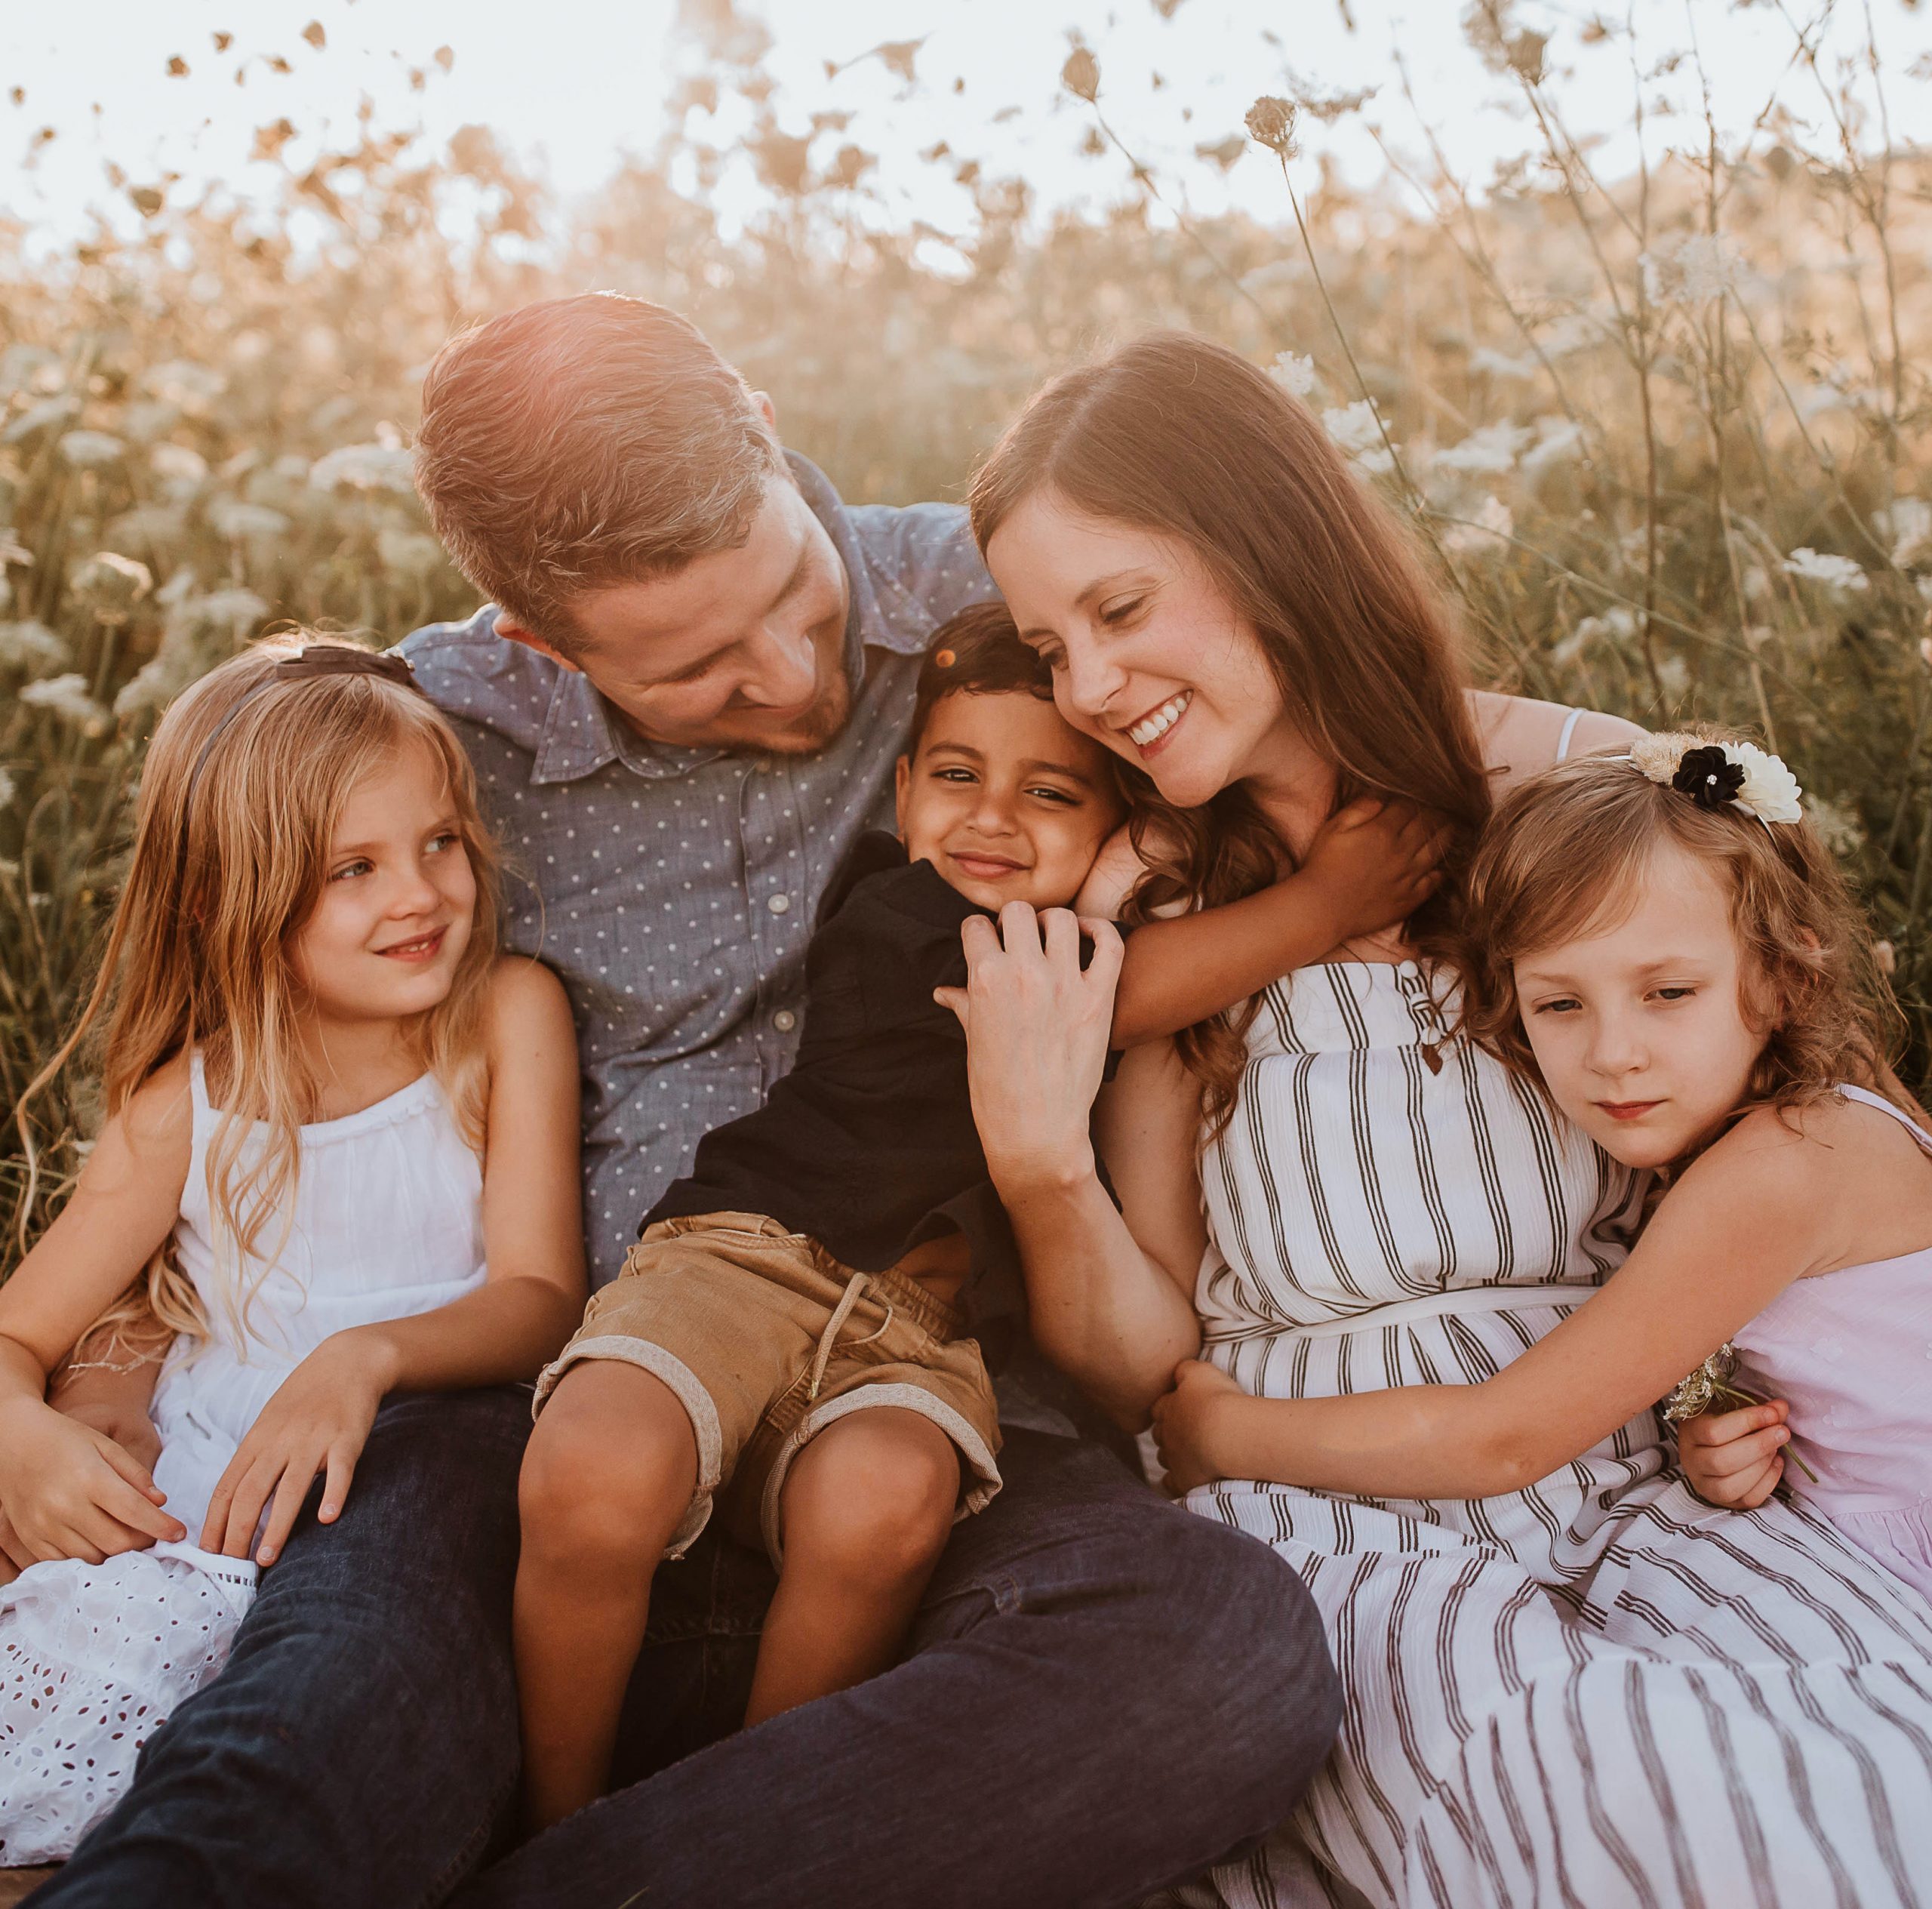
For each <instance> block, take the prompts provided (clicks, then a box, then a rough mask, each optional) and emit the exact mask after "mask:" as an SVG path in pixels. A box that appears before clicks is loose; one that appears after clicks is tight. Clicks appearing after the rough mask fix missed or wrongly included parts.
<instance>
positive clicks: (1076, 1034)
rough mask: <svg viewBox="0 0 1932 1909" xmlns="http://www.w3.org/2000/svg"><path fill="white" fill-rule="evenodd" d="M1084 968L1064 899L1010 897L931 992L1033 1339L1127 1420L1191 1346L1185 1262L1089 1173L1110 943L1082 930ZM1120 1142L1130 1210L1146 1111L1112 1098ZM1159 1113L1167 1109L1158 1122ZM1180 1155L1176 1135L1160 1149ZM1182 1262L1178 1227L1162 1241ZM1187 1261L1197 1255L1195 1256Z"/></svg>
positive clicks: (971, 929) (974, 927) (1146, 1150)
mask: <svg viewBox="0 0 1932 1909" xmlns="http://www.w3.org/2000/svg"><path fill="white" fill-rule="evenodd" d="M1085 926H1086V928H1088V931H1089V932H1090V933H1091V934H1092V935H1093V938H1094V956H1093V959H1092V960H1091V962H1090V963H1089V964H1088V967H1087V968H1086V969H1085V971H1084V972H1083V971H1082V970H1081V966H1080V962H1079V951H1080V930H1081V924H1080V923H1079V922H1077V921H1076V920H1075V917H1074V916H1072V915H1071V914H1069V913H1067V912H1066V910H1063V909H1054V910H1048V912H1047V913H1044V915H1041V916H1038V917H1035V914H1034V913H1033V911H1032V910H1031V909H1030V908H1028V907H1025V906H1023V904H1018V903H1014V904H1009V905H1008V907H1007V908H1006V909H1005V910H1004V911H1002V913H1001V916H1000V923H999V929H998V933H997V934H995V931H994V929H993V927H992V924H991V923H990V922H988V921H986V919H983V917H980V916H975V917H974V918H973V919H971V920H970V921H968V922H967V923H966V925H965V928H964V931H963V932H964V945H965V950H966V965H967V975H968V980H967V985H966V986H965V987H964V988H961V989H951V988H943V989H941V990H939V998H940V1000H941V1001H942V1002H944V1004H945V1005H947V1006H949V1007H950V1008H952V1009H953V1011H954V1012H955V1013H956V1014H958V1015H959V1017H960V1019H961V1022H962V1023H963V1024H964V1027H965V1029H966V1039H967V1055H968V1062H967V1064H968V1076H969V1079H970V1080H971V1086H972V1095H973V1113H974V1119H975V1120H976V1121H977V1123H978V1125H979V1129H980V1139H981V1141H982V1143H983V1144H984V1146H985V1148H986V1162H987V1165H988V1168H989V1171H990V1172H991V1175H992V1181H993V1184H994V1186H995V1187H996V1188H997V1189H998V1193H999V1195H1000V1197H1001V1200H1002V1201H1003V1202H1004V1204H1005V1206H1006V1210H1007V1214H1008V1218H1010V1219H1011V1221H1012V1223H1013V1230H1014V1236H1015V1238H1016V1239H1017V1242H1018V1243H1019V1247H1020V1260H1021V1263H1022V1265H1023V1267H1024V1269H1025V1273H1026V1291H1027V1298H1028V1302H1029V1310H1030V1315H1031V1322H1032V1332H1033V1337H1034V1339H1035V1342H1036V1343H1037V1344H1038V1346H1039V1347H1040V1349H1041V1350H1042V1351H1043V1352H1044V1353H1046V1355H1047V1356H1048V1358H1050V1359H1052V1360H1053V1361H1054V1363H1055V1364H1056V1365H1057V1366H1060V1368H1061V1369H1063V1371H1065V1372H1066V1373H1068V1374H1069V1375H1070V1376H1071V1377H1072V1378H1073V1379H1074V1380H1075V1381H1077V1382H1078V1384H1080V1385H1081V1387H1083V1388H1084V1390H1086V1391H1087V1392H1088V1393H1090V1394H1091V1396H1093V1398H1094V1399H1095V1400H1096V1401H1097V1402H1098V1403H1099V1404H1100V1406H1102V1407H1103V1408H1104V1409H1106V1411H1107V1412H1109V1414H1110V1415H1112V1417H1114V1418H1116V1419H1118V1421H1120V1422H1121V1424H1123V1425H1125V1426H1128V1427H1130V1428H1136V1427H1140V1426H1142V1425H1144V1424H1146V1422H1147V1411H1148V1407H1149V1405H1150V1404H1151V1403H1152V1401H1153V1400H1154V1399H1155V1397H1156V1396H1158V1394H1159V1393H1161V1392H1162V1391H1163V1390H1165V1389H1166V1387H1167V1385H1168V1375H1169V1374H1170V1373H1171V1372H1172V1371H1173V1369H1174V1362H1175V1361H1176V1360H1177V1359H1186V1358H1189V1357H1191V1356H1192V1354H1193V1353H1194V1350H1195V1348H1196V1347H1197V1346H1198V1344H1199V1343H1200V1333H1199V1329H1198V1326H1196V1324H1195V1317H1194V1309H1193V1307H1192V1305H1191V1304H1189V1301H1188V1299H1187V1297H1186V1289H1187V1287H1188V1286H1189V1285H1191V1283H1192V1278H1193V1273H1194V1267H1192V1266H1187V1267H1175V1268H1173V1269H1169V1268H1168V1267H1164V1265H1163V1264H1162V1263H1161V1261H1157V1260H1155V1259H1154V1258H1150V1257H1149V1255H1148V1254H1147V1253H1146V1252H1143V1251H1142V1250H1141V1249H1140V1246H1139V1245H1137V1244H1136V1243H1135V1241H1134V1235H1133V1234H1132V1233H1130V1232H1129V1230H1128V1224H1127V1222H1126V1221H1124V1219H1123V1218H1121V1215H1120V1213H1119V1212H1117V1211H1115V1207H1114V1204H1113V1202H1112V1201H1111V1200H1110V1199H1108V1197H1107V1196H1106V1190H1104V1189H1103V1187H1102V1186H1101V1185H1100V1180H1099V1178H1098V1175H1097V1173H1096V1171H1095V1167H1094V1150H1093V1146H1092V1143H1091V1140H1090V1138H1089V1135H1088V1116H1089V1113H1090V1110H1091V1108H1092V1107H1093V1104H1094V1094H1095V1092H1096V1090H1097V1088H1099V1086H1100V1076H1101V1071H1102V1069H1103V1067H1104V1065H1105V1063H1106V1052H1107V1040H1108V1030H1109V1026H1110V1024H1111V1022H1112V1002H1113V990H1114V982H1115V977H1116V975H1117V973H1118V968H1119V965H1120V947H1121V944H1120V937H1119V936H1118V934H1116V933H1115V931H1114V929H1113V928H1112V925H1111V924H1109V923H1107V922H1088V923H1086V924H1085ZM1161 1064H1162V1063H1161V1050H1159V1049H1152V1050H1149V1051H1147V1053H1146V1055H1130V1056H1129V1057H1128V1061H1127V1064H1126V1065H1125V1067H1124V1068H1123V1073H1124V1075H1126V1076H1128V1083H1129V1084H1131V1082H1132V1080H1133V1079H1134V1078H1135V1077H1136V1076H1139V1075H1140V1074H1141V1073H1143V1070H1154V1069H1157V1068H1158V1067H1160V1066H1161ZM1112 1117H1113V1119H1115V1122H1117V1123H1118V1135H1119V1136H1120V1138H1119V1142H1118V1148H1119V1150H1118V1151H1116V1150H1115V1148H1114V1147H1110V1148H1109V1164H1110V1165H1112V1166H1113V1167H1114V1168H1115V1170H1116V1172H1118V1175H1119V1176H1120V1179H1121V1184H1122V1186H1123V1189H1124V1193H1125V1194H1126V1196H1128V1197H1131V1198H1134V1199H1138V1200H1139V1201H1140V1202H1141V1203H1142V1204H1143V1205H1145V1204H1146V1203H1147V1202H1148V1201H1149V1199H1150V1198H1152V1185H1153V1183H1152V1178H1151V1177H1150V1178H1149V1181H1147V1183H1146V1184H1145V1185H1140V1184H1137V1183H1138V1182H1139V1181H1140V1177H1141V1176H1140V1168H1141V1166H1142V1165H1146V1166H1147V1167H1148V1168H1149V1175H1150V1176H1151V1175H1152V1172H1153V1170H1154V1165H1155V1156H1157V1155H1158V1153H1159V1150H1160V1147H1161V1118H1160V1116H1158V1115H1156V1114H1155V1113H1153V1112H1152V1110H1149V1111H1147V1112H1146V1113H1143V1115H1141V1116H1138V1124H1137V1116H1135V1114H1134V1112H1133V1111H1132V1107H1131V1103H1124V1104H1118V1105H1117V1107H1116V1109H1115V1113H1114V1115H1113V1116H1112ZM1170 1117H1171V1116H1170ZM1173 1154H1174V1157H1175V1158H1178V1159H1181V1160H1183V1161H1186V1160H1191V1159H1192V1132H1189V1134H1188V1135H1186V1138H1184V1139H1183V1140H1182V1141H1180V1143H1179V1144H1178V1145H1177V1146H1176V1147H1174V1149H1173ZM1161 1243H1162V1245H1163V1246H1164V1249H1166V1251H1167V1252H1168V1255H1170V1256H1172V1257H1174V1258H1184V1257H1185V1255H1186V1250H1187V1248H1186V1236H1185V1234H1184V1233H1183V1231H1182V1230H1181V1228H1180V1227H1179V1226H1178V1225H1174V1224H1171V1225H1170V1227H1168V1230H1167V1232H1166V1233H1164V1235H1163V1236H1161ZM1198 1258H1199V1254H1198V1251H1197V1252H1195V1261H1197V1263H1198Z"/></svg>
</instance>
